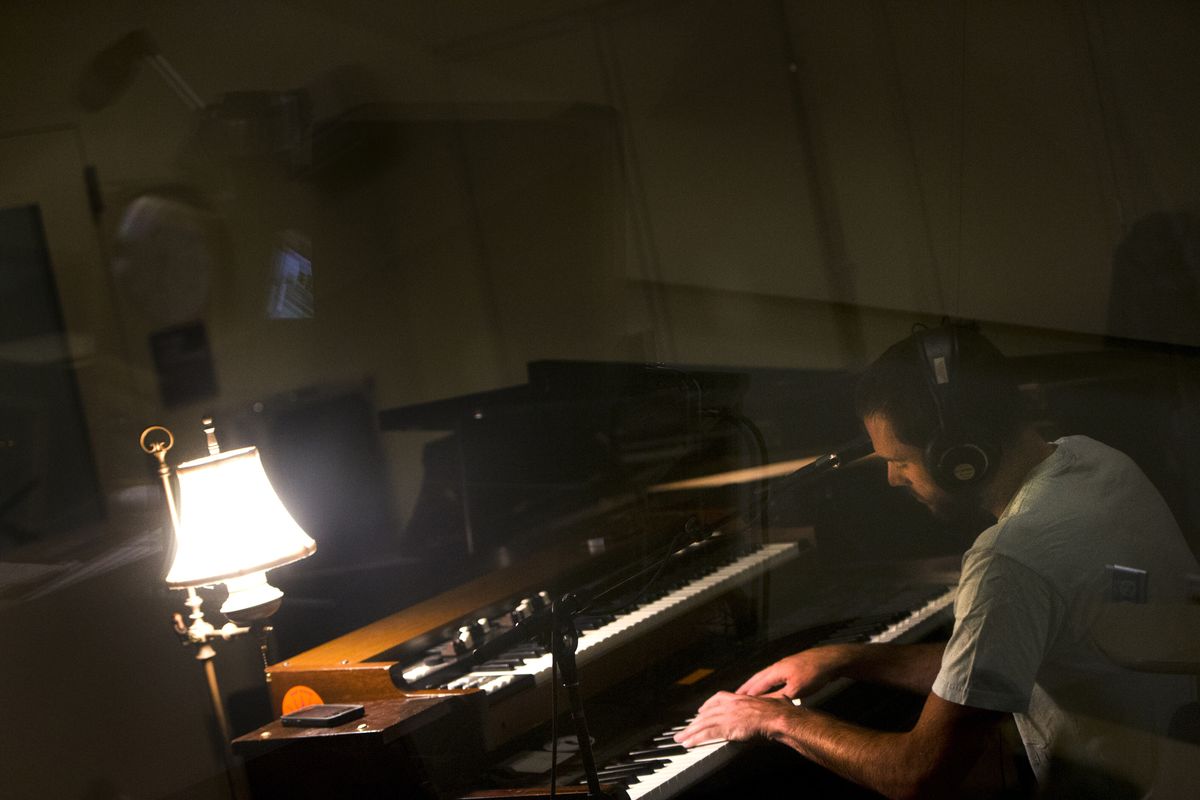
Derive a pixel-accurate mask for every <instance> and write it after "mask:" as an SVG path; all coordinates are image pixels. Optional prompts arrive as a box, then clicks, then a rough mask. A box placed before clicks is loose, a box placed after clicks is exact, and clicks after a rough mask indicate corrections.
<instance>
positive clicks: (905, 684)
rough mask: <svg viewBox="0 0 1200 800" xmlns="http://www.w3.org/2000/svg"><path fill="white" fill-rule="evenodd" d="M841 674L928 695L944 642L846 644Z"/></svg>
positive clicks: (843, 646)
mask: <svg viewBox="0 0 1200 800" xmlns="http://www.w3.org/2000/svg"><path fill="white" fill-rule="evenodd" d="M835 646H837V647H840V648H844V653H843V654H842V658H843V659H844V663H843V666H842V668H841V669H840V670H839V674H840V675H841V676H842V677H846V678H853V679H854V680H859V681H867V682H868V683H879V684H883V685H886V686H894V687H896V688H898V689H907V690H909V691H911V692H916V693H917V694H929V692H930V690H931V689H932V688H933V681H934V679H935V678H936V677H937V674H938V670H939V669H940V668H941V664H942V651H943V650H944V649H945V644H944V643H941V642H934V643H929V644H848V645H835Z"/></svg>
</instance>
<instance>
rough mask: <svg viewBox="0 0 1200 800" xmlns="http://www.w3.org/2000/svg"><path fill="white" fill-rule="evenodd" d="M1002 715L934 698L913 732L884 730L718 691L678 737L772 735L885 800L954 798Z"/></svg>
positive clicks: (694, 740) (687, 740) (697, 740)
mask: <svg viewBox="0 0 1200 800" xmlns="http://www.w3.org/2000/svg"><path fill="white" fill-rule="evenodd" d="M1002 718H1003V714H1001V713H1000V712H995V711H985V710H982V709H975V708H970V707H967V706H960V705H957V704H955V703H950V702H948V701H946V700H942V699H941V698H940V697H938V696H936V695H929V697H928V699H927V700H926V702H925V707H924V709H923V710H922V713H921V717H920V719H919V720H918V721H917V724H916V725H915V726H914V727H913V729H912V730H911V731H907V732H905V733H884V732H880V731H873V730H868V729H866V728H862V727H859V726H857V725H854V724H852V723H849V722H845V721H843V720H840V719H837V718H836V717H831V716H829V715H827V714H823V713H821V712H819V711H813V710H811V709H808V708H803V707H799V708H797V707H795V706H793V705H792V704H791V703H790V702H788V701H787V700H783V699H780V698H767V697H751V696H747V695H738V694H732V693H729V692H720V693H718V694H716V695H714V696H713V697H712V698H710V699H709V700H708V702H706V703H705V704H704V705H703V706H702V707H701V709H700V712H699V714H698V715H697V717H696V719H695V720H694V721H693V722H692V723H691V724H690V725H689V726H688V727H687V728H686V729H684V730H683V731H681V732H680V733H679V734H677V735H676V737H675V738H676V740H677V741H680V742H682V743H683V744H686V745H689V746H693V745H697V744H701V743H703V742H706V741H711V740H714V739H733V740H745V739H752V738H756V737H767V738H770V739H774V740H776V741H779V742H782V743H784V744H786V745H788V746H789V747H791V748H792V749H794V750H796V751H797V752H799V753H801V754H802V755H804V756H806V757H808V758H809V759H811V760H813V761H815V762H817V763H818V764H820V765H822V766H824V767H826V768H827V769H830V770H832V771H833V772H836V773H837V774H839V775H841V776H842V777H844V778H846V779H848V780H851V781H854V782H855V783H858V784H860V785H863V786H866V787H868V788H870V789H873V790H874V791H877V792H879V793H881V794H884V795H886V796H888V797H892V798H934V797H953V796H954V792H955V789H956V788H957V787H958V786H959V784H961V782H962V780H963V778H964V777H965V775H966V773H967V772H968V771H969V770H970V768H971V766H972V765H973V764H974V763H975V761H976V760H977V759H978V757H979V754H980V753H981V752H982V751H983V749H984V747H985V745H986V744H987V739H988V735H989V733H990V732H991V731H992V730H993V728H994V726H995V725H996V723H998V722H999V721H1000V720H1001V719H1002Z"/></svg>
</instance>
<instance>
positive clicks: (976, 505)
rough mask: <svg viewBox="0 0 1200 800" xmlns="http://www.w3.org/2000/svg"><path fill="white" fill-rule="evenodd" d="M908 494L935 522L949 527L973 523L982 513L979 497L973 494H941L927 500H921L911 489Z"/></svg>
mask: <svg viewBox="0 0 1200 800" xmlns="http://www.w3.org/2000/svg"><path fill="white" fill-rule="evenodd" d="M908 493H909V495H911V496H912V498H913V499H914V500H916V501H917V502H918V503H920V504H921V505H923V506H925V507H926V508H928V509H929V512H930V513H931V514H933V516H934V517H935V518H936V519H937V520H939V521H940V522H946V523H949V524H951V525H958V524H965V523H971V522H975V521H976V520H978V519H979V517H980V514H981V513H982V507H981V505H980V502H979V497H978V496H977V495H976V493H975V492H967V493H964V494H951V493H950V492H942V493H940V494H939V495H938V496H937V497H935V498H932V499H929V500H923V499H921V498H920V497H918V496H917V495H916V493H915V492H913V491H912V490H911V489H910V490H909V492H908Z"/></svg>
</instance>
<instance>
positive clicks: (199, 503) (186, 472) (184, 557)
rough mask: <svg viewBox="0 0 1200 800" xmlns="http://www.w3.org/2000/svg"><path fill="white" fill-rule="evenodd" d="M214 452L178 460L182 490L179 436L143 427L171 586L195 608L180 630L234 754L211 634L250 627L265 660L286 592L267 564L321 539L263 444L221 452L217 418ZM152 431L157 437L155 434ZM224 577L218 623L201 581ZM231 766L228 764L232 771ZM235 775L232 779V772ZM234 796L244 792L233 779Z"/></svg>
mask: <svg viewBox="0 0 1200 800" xmlns="http://www.w3.org/2000/svg"><path fill="white" fill-rule="evenodd" d="M204 425H205V428H204V431H205V433H206V434H207V437H208V452H209V455H207V456H205V457H204V458H199V459H196V460H195V461H189V462H187V463H184V464H180V465H179V467H178V469H177V470H176V476H177V480H178V482H179V491H178V496H176V493H175V492H174V491H173V490H172V487H171V468H170V467H168V466H167V461H166V457H167V451H168V450H170V449H171V447H172V445H173V444H174V437H173V436H172V435H171V432H170V431H168V430H167V429H166V428H162V427H158V426H154V427H151V428H147V429H146V430H145V431H143V432H142V437H141V440H140V443H141V446H142V449H143V450H145V451H146V452H147V453H149V454H150V455H152V456H154V457H155V458H157V459H158V474H159V477H160V478H161V479H162V482H163V489H164V491H165V492H166V499H167V509H168V511H169V512H170V517H171V524H172V527H173V529H174V533H175V554H174V558H173V559H172V562H171V568H170V570H169V571H168V572H167V578H166V580H167V585H168V586H170V587H171V588H172V589H186V590H187V593H188V598H187V600H186V601H185V602H186V605H187V606H188V608H190V609H191V610H192V613H191V615H190V617H189V618H190V619H191V620H192V624H191V626H190V627H187V628H184V627H183V621H182V618H181V617H180V615H178V614H177V615H176V630H177V631H178V632H179V634H180V635H181V636H184V637H186V639H187V641H188V642H190V643H192V644H194V645H196V647H197V651H196V658H197V659H198V660H200V661H202V662H203V663H204V670H205V675H206V677H207V679H208V686H209V693H210V695H211V699H212V703H213V710H214V713H215V714H216V717H217V724H218V726H219V727H220V732H221V737H222V748H223V751H224V752H225V754H226V757H227V758H228V757H229V749H228V748H229V741H230V738H231V737H230V733H229V723H228V721H227V720H226V718H225V710H224V704H223V703H222V702H221V695H220V691H219V689H218V687H217V679H216V672H215V670H214V669H213V664H212V658H213V656H215V655H216V652H215V651H214V650H213V648H212V645H211V644H210V639H212V638H214V637H217V636H220V637H221V638H223V639H228V638H230V637H231V636H235V635H238V634H241V633H245V632H247V631H248V630H250V628H247V627H240V626H241V625H249V626H251V628H253V629H255V630H257V631H258V632H259V634H260V636H261V637H262V638H261V646H262V648H263V652H264V659H263V663H264V666H265V664H266V630H267V628H266V621H267V620H268V619H269V618H270V616H271V615H272V614H273V613H275V611H276V609H278V608H279V603H280V601H281V600H282V599H283V592H281V591H279V590H278V589H276V588H275V587H274V586H272V585H271V584H269V583H267V570H269V569H274V568H275V567H281V566H283V565H284V564H290V563H292V562H293V561H299V560H300V559H302V558H305V557H306V556H310V555H312V554H313V552H315V551H316V549H317V544H316V542H314V541H313V540H312V539H311V538H309V536H308V535H307V534H306V533H305V532H304V531H303V530H301V529H300V526H299V525H297V524H296V521H295V520H293V519H292V517H291V515H290V514H288V512H287V509H285V508H284V507H283V503H281V502H280V500H279V496H278V495H277V494H276V493H275V490H274V489H273V488H272V487H271V483H270V481H269V480H268V479H267V474H266V472H264V471H263V466H262V461H261V460H260V459H259V457H258V450H257V449H256V448H254V447H245V448H242V449H240V450H231V451H229V452H227V453H222V452H221V451H220V448H218V446H217V439H216V435H215V432H214V428H213V426H212V420H210V419H206V420H204ZM152 434H153V436H151V435H152ZM217 583H224V584H225V586H226V588H227V589H228V590H229V597H228V598H227V599H226V601H225V603H224V604H223V605H222V606H221V612H222V613H223V614H225V616H227V617H228V618H229V619H230V620H231V621H230V622H227V623H226V624H225V625H224V626H223V627H221V628H220V629H216V628H214V627H213V626H212V624H211V623H209V622H207V621H206V620H205V619H204V613H203V612H202V611H201V610H200V605H201V603H202V602H203V601H202V600H201V598H200V595H199V594H197V593H196V587H198V586H211V585H214V584H217ZM232 775H233V771H232V770H231V776H232ZM231 780H232V777H231ZM232 788H233V790H234V794H235V796H236V795H238V794H240V792H239V791H238V787H237V786H236V784H235V785H233V787H232Z"/></svg>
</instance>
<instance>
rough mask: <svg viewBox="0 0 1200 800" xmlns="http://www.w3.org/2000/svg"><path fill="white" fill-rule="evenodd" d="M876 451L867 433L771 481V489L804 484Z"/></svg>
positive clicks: (789, 487) (777, 489)
mask: <svg viewBox="0 0 1200 800" xmlns="http://www.w3.org/2000/svg"><path fill="white" fill-rule="evenodd" d="M874 452H875V447H874V446H873V445H872V444H871V439H870V437H868V436H865V435H864V436H860V437H859V438H857V439H855V440H854V441H852V442H848V443H846V444H844V445H842V446H841V447H839V448H837V449H836V450H834V451H832V452H829V453H825V454H823V455H820V456H817V458H816V459H814V460H813V461H812V462H811V463H808V464H805V465H804V466H803V467H801V468H800V469H798V470H796V471H795V472H792V473H790V474H788V475H784V476H783V477H782V478H779V479H777V480H774V481H771V489H772V491H779V490H780V489H784V490H786V489H792V488H795V487H796V486H802V485H804V484H806V483H808V482H809V481H812V480H815V479H816V478H818V477H819V476H821V475H824V474H825V473H827V472H832V471H834V470H836V469H840V468H841V467H843V466H845V465H846V464H849V463H850V462H852V461H857V460H858V459H860V458H863V457H864V456H869V455H871V454H872V453H874Z"/></svg>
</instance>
